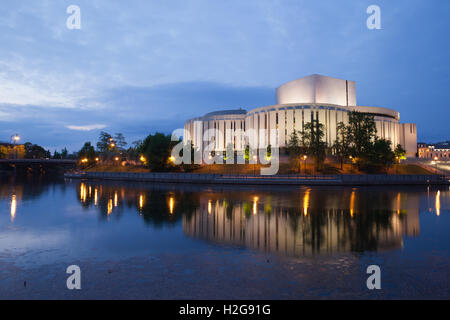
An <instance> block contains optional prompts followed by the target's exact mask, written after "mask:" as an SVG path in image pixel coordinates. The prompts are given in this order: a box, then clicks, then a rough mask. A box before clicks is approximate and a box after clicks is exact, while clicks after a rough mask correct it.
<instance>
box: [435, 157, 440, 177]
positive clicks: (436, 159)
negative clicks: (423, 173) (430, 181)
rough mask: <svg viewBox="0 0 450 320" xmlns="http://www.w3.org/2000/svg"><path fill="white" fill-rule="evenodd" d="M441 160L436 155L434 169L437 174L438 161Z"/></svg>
mask: <svg viewBox="0 0 450 320" xmlns="http://www.w3.org/2000/svg"><path fill="white" fill-rule="evenodd" d="M438 160H439V158H438V157H437V156H435V157H434V171H435V173H436V174H437V161H438Z"/></svg>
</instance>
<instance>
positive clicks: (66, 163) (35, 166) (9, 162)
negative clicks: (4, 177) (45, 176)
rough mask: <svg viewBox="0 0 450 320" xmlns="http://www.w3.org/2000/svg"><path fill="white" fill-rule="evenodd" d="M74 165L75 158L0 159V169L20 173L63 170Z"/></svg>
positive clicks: (75, 162)
mask: <svg viewBox="0 0 450 320" xmlns="http://www.w3.org/2000/svg"><path fill="white" fill-rule="evenodd" d="M76 165H77V161H76V160H68V159H0V171H14V172H17V171H18V172H21V173H46V172H64V171H66V170H68V169H72V168H75V167H76Z"/></svg>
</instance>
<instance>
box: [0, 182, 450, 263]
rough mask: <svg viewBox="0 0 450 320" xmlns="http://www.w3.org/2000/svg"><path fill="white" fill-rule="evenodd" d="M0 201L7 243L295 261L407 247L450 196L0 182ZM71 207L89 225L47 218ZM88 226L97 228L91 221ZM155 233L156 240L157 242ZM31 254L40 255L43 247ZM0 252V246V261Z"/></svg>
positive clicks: (414, 191)
mask: <svg viewBox="0 0 450 320" xmlns="http://www.w3.org/2000/svg"><path fill="white" fill-rule="evenodd" d="M74 196H75V197H74ZM56 198H57V199H58V200H59V201H58V202H57V201H56V200H55V199H56ZM0 201H1V203H4V204H8V209H9V210H8V213H9V220H10V221H8V223H6V222H5V220H4V219H3V217H4V215H2V216H0V222H1V223H2V226H1V228H2V229H0V232H5V230H8V236H7V237H11V235H14V233H11V232H12V231H11V229H10V226H11V225H15V226H20V227H21V228H19V231H17V232H19V233H20V232H23V230H27V231H28V232H32V233H33V234H34V236H35V237H37V238H39V236H40V235H41V234H42V236H43V239H45V237H44V233H48V230H49V229H50V230H52V231H56V232H58V234H61V233H63V232H68V231H67V230H70V232H71V234H69V235H66V236H67V237H69V238H72V239H71V242H72V245H73V243H74V242H75V243H77V241H78V242H79V244H78V247H79V249H80V250H81V249H93V248H97V247H101V248H102V247H106V246H108V249H109V250H113V251H114V249H111V247H114V244H116V245H117V246H118V247H122V248H123V250H127V251H128V252H130V253H133V252H135V250H137V249H136V248H137V247H141V249H142V250H144V249H147V250H150V251H151V250H153V249H152V248H153V247H152V246H155V248H156V244H154V243H155V242H156V243H158V237H163V235H164V237H166V238H165V239H169V240H168V241H166V245H165V247H164V249H165V250H169V251H170V250H171V249H172V248H178V247H180V246H181V245H184V246H185V247H186V246H187V247H189V246H191V245H193V242H186V240H187V239H191V240H194V241H198V240H202V241H200V242H199V243H200V244H201V243H206V244H208V243H209V244H211V243H214V244H219V245H227V246H236V247H240V248H242V247H243V248H248V249H252V250H255V251H261V252H266V253H274V254H278V255H282V256H290V257H292V256H293V257H300V256H310V255H317V254H331V253H350V252H383V251H390V250H396V249H401V248H402V247H403V246H404V238H405V237H413V238H420V230H421V225H420V224H421V219H420V216H421V214H432V215H435V216H436V218H437V217H438V216H439V215H441V214H442V213H443V212H444V211H447V212H448V210H449V203H450V192H449V190H448V188H447V187H445V188H441V189H436V188H421V187H419V188H407V187H398V188H324V187H304V188H297V189H275V190H273V188H272V189H265V188H259V189H252V188H238V189H236V187H234V188H231V187H218V188H214V187H211V186H194V187H192V186H191V187H190V186H176V185H152V184H140V183H118V182H99V181H65V182H64V181H60V182H57V183H55V182H46V181H32V182H31V183H30V181H25V182H20V181H3V182H2V184H1V186H0ZM24 204H27V205H26V206H24ZM74 204H76V206H77V207H78V209H76V207H75V208H74V207H73V206H74ZM2 206H3V207H4V205H2ZM46 207H47V208H49V209H48V210H49V212H47V211H46V210H45V208H46ZM69 207H70V210H72V211H77V210H78V211H79V212H84V211H86V210H87V211H88V212H89V215H88V218H87V217H84V216H83V218H79V217H78V216H77V219H75V218H74V216H73V215H61V214H58V213H52V214H51V213H50V211H51V212H54V211H55V210H57V212H65V211H68V208H69ZM2 212H3V211H2ZM31 212H32V215H31ZM93 216H95V217H96V219H94V220H92V217H93ZM99 221H100V222H101V223H99ZM113 222H114V223H116V224H118V227H117V228H107V227H106V225H105V223H113ZM143 226H145V228H142V227H143ZM167 226H172V227H171V228H168V229H167V228H165V227H167ZM174 227H175V228H174ZM149 228H150V229H149ZM74 229H75V231H73V230H74ZM20 230H22V231H20ZM158 230H163V233H162V232H159V233H156V231H158ZM19 233H16V235H17V237H19ZM4 234H5V233H4ZM48 234H51V233H48ZM48 234H47V236H48ZM0 235H1V233H0ZM22 236H23V235H22ZM111 238H112V239H113V240H111ZM105 239H108V240H105ZM124 239H125V240H124ZM108 241H109V243H108V244H106V243H107V242H108ZM19 242H20V241H19ZM36 245H37V246H38V247H39V245H41V246H42V247H45V240H44V241H41V242H39V243H38V244H36ZM52 245H53V248H54V249H55V250H58V249H60V250H62V249H64V248H65V246H68V244H67V243H66V242H64V241H60V243H58V241H53V242H52ZM158 245H159V244H158ZM4 249H5V248H4V247H2V246H0V253H1V251H2V250H4ZM27 249H29V248H27ZM75 252H77V251H75ZM138 253H139V252H138ZM119 254H121V252H120V253H119Z"/></svg>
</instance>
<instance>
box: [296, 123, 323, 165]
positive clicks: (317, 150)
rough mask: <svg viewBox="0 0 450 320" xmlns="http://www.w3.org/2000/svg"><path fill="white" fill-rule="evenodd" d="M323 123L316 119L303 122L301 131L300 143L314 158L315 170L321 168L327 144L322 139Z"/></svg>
mask: <svg viewBox="0 0 450 320" xmlns="http://www.w3.org/2000/svg"><path fill="white" fill-rule="evenodd" d="M324 135H325V134H324V131H323V124H321V123H319V121H318V120H314V121H313V122H308V123H306V124H305V126H304V128H303V132H302V143H303V148H304V149H305V151H306V152H305V153H306V154H307V155H309V156H311V157H312V158H313V159H314V168H315V170H321V169H322V168H323V163H324V161H325V157H326V151H327V144H326V142H325V141H323V137H324Z"/></svg>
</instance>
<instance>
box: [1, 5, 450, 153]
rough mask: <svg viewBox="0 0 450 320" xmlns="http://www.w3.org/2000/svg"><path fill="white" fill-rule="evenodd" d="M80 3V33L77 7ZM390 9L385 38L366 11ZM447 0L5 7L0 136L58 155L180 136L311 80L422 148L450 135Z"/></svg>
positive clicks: (270, 101)
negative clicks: (394, 114) (390, 117)
mask: <svg viewBox="0 0 450 320" xmlns="http://www.w3.org/2000/svg"><path fill="white" fill-rule="evenodd" d="M71 4H75V5H78V6H79V7H80V8H81V30H69V29H68V28H67V27H66V20H67V17H68V16H69V14H67V13H66V8H67V7H68V6H69V5H71ZM371 4H376V5H379V6H380V7H381V24H382V29H381V30H369V29H368V28H367V27H366V19H367V17H368V16H369V15H368V14H367V13H366V9H367V7H368V6H369V5H371ZM449 31H450V1H438V0H434V1H427V0H420V1H419V0H389V1H387V0H370V1H365V0H352V1H350V0H339V1H336V0H329V1H328V0H226V1H225V0H223V1H219V0H189V1H186V0H164V1H157V0H142V1H138V0H129V1H121V0H110V1H101V0H98V1H95V0H86V1H84V0H70V1H56V0H54V1H50V0H47V1H26V0H16V1H4V2H2V5H1V9H0V141H9V139H10V137H11V135H12V134H14V133H19V134H20V136H21V137H22V140H21V141H22V142H25V141H31V142H33V143H37V144H40V145H43V146H44V147H46V148H49V149H50V150H51V151H53V150H54V149H55V148H57V149H61V148H62V147H64V146H67V147H68V148H69V150H71V151H74V150H78V149H79V148H80V147H81V146H82V144H83V143H84V142H85V141H92V142H93V143H95V142H96V140H97V137H98V134H99V132H100V130H105V131H108V132H111V133H116V132H122V133H123V134H124V135H125V137H126V138H127V141H128V142H132V141H134V140H137V139H142V138H144V137H145V136H146V135H147V134H149V133H153V132H155V131H163V132H166V133H169V132H171V131H172V130H173V129H175V128H180V127H182V126H183V123H184V121H185V120H186V119H188V118H191V117H194V116H198V115H202V114H204V113H206V112H210V111H215V110H220V109H227V108H239V107H242V108H244V109H250V108H253V107H257V106H263V105H270V104H273V103H274V102H275V88H276V87H277V86H279V85H280V84H282V83H284V82H287V81H290V80H293V79H296V78H299V77H303V76H306V75H309V74H313V73H319V74H324V75H328V76H332V77H338V78H344V79H349V80H354V81H356V83H357V101H358V104H359V105H369V106H383V107H387V108H392V109H395V110H398V111H400V115H401V121H402V122H415V123H417V124H418V139H419V141H426V142H436V141H441V140H447V139H450V135H449V129H448V121H449V115H450V112H449V111H448V108H449V101H450V63H449V58H450V41H449V40H448V39H449V36H448V33H449Z"/></svg>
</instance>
